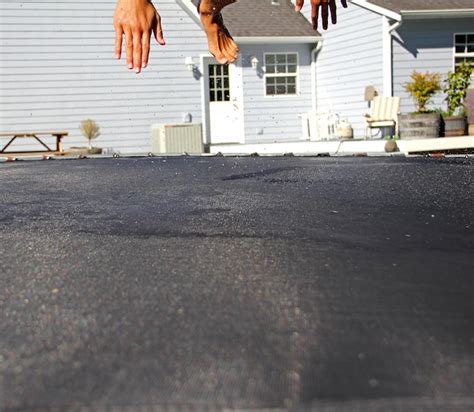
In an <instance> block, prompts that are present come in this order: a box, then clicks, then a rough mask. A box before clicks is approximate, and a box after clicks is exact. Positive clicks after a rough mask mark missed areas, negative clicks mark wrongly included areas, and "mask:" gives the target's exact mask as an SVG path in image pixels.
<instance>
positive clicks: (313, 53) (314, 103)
mask: <svg viewBox="0 0 474 412" xmlns="http://www.w3.org/2000/svg"><path fill="white" fill-rule="evenodd" d="M322 48H323V40H322V39H321V40H320V41H319V42H318V44H316V47H315V48H314V49H313V50H311V91H312V93H311V109H312V111H313V112H315V111H316V109H317V107H318V102H317V93H316V86H317V80H316V58H317V55H318V53H319V52H320V51H321V49H322Z"/></svg>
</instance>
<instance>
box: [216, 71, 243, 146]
mask: <svg viewBox="0 0 474 412" xmlns="http://www.w3.org/2000/svg"><path fill="white" fill-rule="evenodd" d="M235 69H236V68H235V65H233V64H231V65H223V64H215V63H210V64H209V65H208V86H209V87H208V93H209V96H208V102H209V120H210V132H211V133H210V138H211V144H217V143H239V142H240V140H241V124H240V109H239V99H238V97H237V95H238V93H237V92H236V91H237V90H236V87H235V85H234V84H232V83H233V81H234V80H235V78H236V76H235V75H234V72H235Z"/></svg>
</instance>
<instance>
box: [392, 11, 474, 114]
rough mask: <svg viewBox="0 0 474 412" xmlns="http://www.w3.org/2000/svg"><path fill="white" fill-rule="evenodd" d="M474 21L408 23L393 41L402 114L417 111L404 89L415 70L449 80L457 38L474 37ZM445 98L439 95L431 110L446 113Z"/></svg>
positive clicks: (395, 74) (450, 20)
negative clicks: (470, 34)
mask: <svg viewBox="0 0 474 412" xmlns="http://www.w3.org/2000/svg"><path fill="white" fill-rule="evenodd" d="M473 32H474V19H473V18H462V19H436V20H418V21H405V22H404V24H403V26H402V27H401V28H400V29H398V30H397V33H396V35H395V37H394V41H393V73H394V76H393V83H394V94H395V96H400V97H401V98H402V100H401V109H402V111H403V112H411V111H414V110H415V105H414V103H413V101H412V99H411V98H410V96H409V94H408V93H407V92H406V91H405V88H404V87H403V85H404V84H405V83H406V82H407V81H409V80H410V75H411V74H412V72H413V70H417V71H420V72H426V71H429V72H437V73H441V74H442V75H443V78H444V79H445V78H446V75H447V72H448V71H451V70H453V68H454V34H455V33H473ZM444 98H445V96H444V95H443V93H438V94H437V95H436V96H435V97H434V99H433V102H432V104H431V105H430V106H429V107H430V108H443V109H446V102H444Z"/></svg>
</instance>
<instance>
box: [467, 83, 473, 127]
mask: <svg viewBox="0 0 474 412" xmlns="http://www.w3.org/2000/svg"><path fill="white" fill-rule="evenodd" d="M466 109H467V120H468V122H469V124H474V88H470V89H468V91H467V99H466Z"/></svg>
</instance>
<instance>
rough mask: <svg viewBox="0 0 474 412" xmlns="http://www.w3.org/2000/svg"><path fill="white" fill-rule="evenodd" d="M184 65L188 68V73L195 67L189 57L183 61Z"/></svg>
mask: <svg viewBox="0 0 474 412" xmlns="http://www.w3.org/2000/svg"><path fill="white" fill-rule="evenodd" d="M184 64H185V65H186V67H187V68H188V70H189V71H190V72H192V71H194V69H195V67H196V65H195V64H194V61H193V58H192V57H191V56H188V57H186V58H185V59H184Z"/></svg>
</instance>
